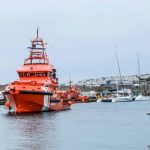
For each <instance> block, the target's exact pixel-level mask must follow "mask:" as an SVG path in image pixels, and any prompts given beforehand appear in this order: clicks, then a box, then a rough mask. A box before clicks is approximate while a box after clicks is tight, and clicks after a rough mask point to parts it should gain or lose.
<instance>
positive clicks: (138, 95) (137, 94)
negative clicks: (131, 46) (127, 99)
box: [132, 53, 150, 101]
mask: <svg viewBox="0 0 150 150" xmlns="http://www.w3.org/2000/svg"><path fill="white" fill-rule="evenodd" d="M137 62H138V78H139V81H138V84H134V85H133V86H134V87H135V88H136V89H137V90H138V91H137V92H135V93H133V94H132V96H133V100H135V101H147V100H150V96H143V95H142V94H141V92H140V89H141V84H140V72H141V71H140V61H139V54H138V53H137Z"/></svg>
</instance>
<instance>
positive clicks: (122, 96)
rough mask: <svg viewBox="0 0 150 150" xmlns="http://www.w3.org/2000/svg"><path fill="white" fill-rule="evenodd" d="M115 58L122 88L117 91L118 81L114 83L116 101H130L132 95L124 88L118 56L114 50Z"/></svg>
mask: <svg viewBox="0 0 150 150" xmlns="http://www.w3.org/2000/svg"><path fill="white" fill-rule="evenodd" d="M115 48H116V47H115ZM116 60H117V65H118V71H119V76H120V80H121V84H122V89H121V90H120V91H119V90H118V83H116V85H117V94H116V102H130V101H132V100H133V98H132V95H131V90H129V89H124V85H123V81H122V75H121V70H120V65H119V60H118V56H117V51H116Z"/></svg>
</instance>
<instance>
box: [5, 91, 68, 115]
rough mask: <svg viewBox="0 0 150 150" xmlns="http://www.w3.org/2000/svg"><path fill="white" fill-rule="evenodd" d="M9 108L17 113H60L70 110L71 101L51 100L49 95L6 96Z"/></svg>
mask: <svg viewBox="0 0 150 150" xmlns="http://www.w3.org/2000/svg"><path fill="white" fill-rule="evenodd" d="M5 96H6V99H7V101H8V102H9V105H10V106H9V107H10V108H11V109H12V110H13V111H14V112H16V113H22V112H36V111H59V110H64V109H70V101H69V100H68V101H67V102H61V101H59V100H51V99H50V96H48V95H39V94H38V95H37V94H20V93H19V94H10V93H8V94H5Z"/></svg>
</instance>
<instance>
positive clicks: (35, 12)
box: [0, 0, 150, 84]
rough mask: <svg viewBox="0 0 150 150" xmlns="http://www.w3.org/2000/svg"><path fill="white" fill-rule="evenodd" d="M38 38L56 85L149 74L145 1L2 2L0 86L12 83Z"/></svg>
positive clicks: (149, 5) (149, 24)
mask: <svg viewBox="0 0 150 150" xmlns="http://www.w3.org/2000/svg"><path fill="white" fill-rule="evenodd" d="M37 26H39V28H40V31H39V34H40V36H41V37H43V38H44V39H45V41H46V42H47V43H48V45H47V54H48V56H49V59H50V62H51V63H52V64H53V65H54V66H55V68H56V69H57V74H58V77H59V81H60V83H62V82H67V81H68V80H69V78H70V76H71V78H72V80H74V81H78V80H82V79H88V78H98V77H102V76H112V75H118V69H117V64H116V59H115V52H114V51H115V50H114V45H115V44H116V45H117V52H118V58H119V63H120V67H121V72H122V74H123V75H128V74H129V75H132V74H137V72H138V69H137V52H138V53H139V58H140V65H141V73H142V74H144V73H150V67H149V64H150V63H149V62H150V0H40V1H38V0H5V1H1V2H0V44H1V46H0V52H1V55H0V62H1V63H0V69H1V73H0V84H6V83H9V82H11V81H14V80H16V79H17V74H16V70H17V68H18V67H20V66H21V65H22V64H23V62H24V59H25V58H26V57H27V56H28V54H29V53H28V49H26V47H28V46H30V40H31V39H32V38H34V37H35V36H36V35H35V34H36V28H37Z"/></svg>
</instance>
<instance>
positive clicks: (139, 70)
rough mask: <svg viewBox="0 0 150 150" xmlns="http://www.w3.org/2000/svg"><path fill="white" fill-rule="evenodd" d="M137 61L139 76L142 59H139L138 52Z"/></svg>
mask: <svg viewBox="0 0 150 150" xmlns="http://www.w3.org/2000/svg"><path fill="white" fill-rule="evenodd" d="M137 62H138V77H140V74H141V71H140V60H139V54H138V53H137Z"/></svg>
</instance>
